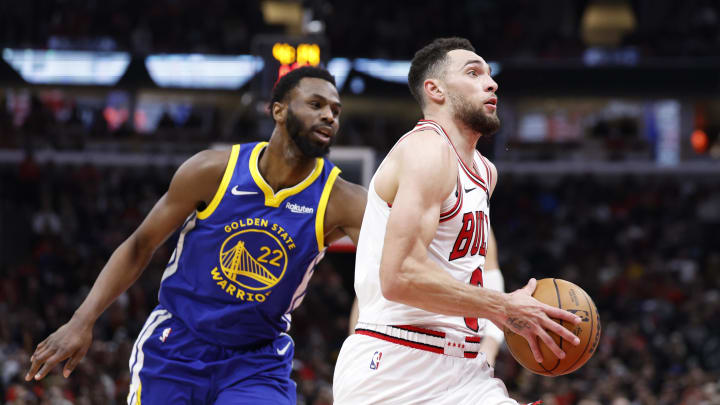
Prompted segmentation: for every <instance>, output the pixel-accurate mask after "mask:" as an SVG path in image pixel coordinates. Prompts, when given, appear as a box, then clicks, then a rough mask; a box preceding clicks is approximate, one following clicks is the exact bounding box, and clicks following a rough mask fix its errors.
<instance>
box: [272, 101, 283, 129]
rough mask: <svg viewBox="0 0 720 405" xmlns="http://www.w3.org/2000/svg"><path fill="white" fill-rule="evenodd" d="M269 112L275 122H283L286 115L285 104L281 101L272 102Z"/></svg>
mask: <svg viewBox="0 0 720 405" xmlns="http://www.w3.org/2000/svg"><path fill="white" fill-rule="evenodd" d="M270 114H272V117H273V120H275V122H277V123H281V124H282V123H284V122H285V118H286V117H287V105H286V104H285V103H281V102H278V101H276V102H274V103H273V104H272V106H271V107H270Z"/></svg>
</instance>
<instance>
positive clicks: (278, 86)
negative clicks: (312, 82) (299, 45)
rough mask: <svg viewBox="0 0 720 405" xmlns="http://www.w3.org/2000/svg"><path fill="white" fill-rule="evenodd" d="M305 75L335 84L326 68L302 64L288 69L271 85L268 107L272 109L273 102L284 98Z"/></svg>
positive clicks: (333, 78)
mask: <svg viewBox="0 0 720 405" xmlns="http://www.w3.org/2000/svg"><path fill="white" fill-rule="evenodd" d="M306 77H312V78H316V79H323V80H326V81H328V82H330V83H332V85H333V86H336V85H335V77H334V76H333V75H331V74H330V72H328V71H327V70H325V69H323V68H320V67H315V66H303V67H301V68H297V69H295V70H292V71H290V72H289V73H287V74H286V75H285V76H283V77H281V78H280V80H278V81H277V83H275V87H273V90H272V94H271V95H270V108H271V109H272V105H273V104H274V103H276V102H282V101H283V100H285V96H287V94H288V93H289V92H290V91H291V90H292V89H294V88H295V87H296V86H297V85H298V83H300V80H302V79H304V78H306Z"/></svg>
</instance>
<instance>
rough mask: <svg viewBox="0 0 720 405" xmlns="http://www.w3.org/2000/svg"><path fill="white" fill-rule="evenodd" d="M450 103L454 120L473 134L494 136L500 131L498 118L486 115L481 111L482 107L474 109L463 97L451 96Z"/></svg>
mask: <svg viewBox="0 0 720 405" xmlns="http://www.w3.org/2000/svg"><path fill="white" fill-rule="evenodd" d="M450 101H451V102H452V105H453V109H454V110H455V118H456V119H458V120H460V122H462V123H463V124H465V125H466V126H467V127H468V128H470V129H471V130H472V131H473V132H479V133H481V134H483V135H484V136H489V135H492V134H494V133H495V132H497V131H498V130H499V129H500V118H498V116H497V115H495V114H487V113H485V111H483V107H484V106H480V108H476V107H475V105H474V104H473V103H471V102H469V101H468V100H467V99H465V97H463V96H460V95H455V94H451V95H450Z"/></svg>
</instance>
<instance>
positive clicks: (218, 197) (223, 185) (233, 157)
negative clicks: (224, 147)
mask: <svg viewBox="0 0 720 405" xmlns="http://www.w3.org/2000/svg"><path fill="white" fill-rule="evenodd" d="M239 154H240V145H233V147H232V150H231V151H230V159H229V160H228V164H227V167H226V168H225V174H223V178H222V181H221V182H220V187H218V189H217V191H216V192H215V196H214V197H213V199H212V201H210V204H209V205H208V206H207V207H205V209H204V210H202V211H198V214H197V217H198V219H207V218H208V217H209V216H210V215H212V213H213V212H214V211H215V209H216V208H217V207H218V205H220V201H222V198H223V196H224V195H225V191H227V187H228V185H229V184H230V179H231V178H232V176H233V173H234V172H235V165H236V164H237V160H238V155H239Z"/></svg>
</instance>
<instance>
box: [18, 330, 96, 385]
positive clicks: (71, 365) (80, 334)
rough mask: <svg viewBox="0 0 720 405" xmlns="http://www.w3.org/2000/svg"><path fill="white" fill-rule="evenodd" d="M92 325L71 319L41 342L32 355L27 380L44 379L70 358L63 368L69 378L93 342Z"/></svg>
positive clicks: (64, 373)
mask: <svg viewBox="0 0 720 405" xmlns="http://www.w3.org/2000/svg"><path fill="white" fill-rule="evenodd" d="M92 327H93V325H92V324H90V325H86V324H83V323H82V322H79V321H77V320H74V319H71V320H70V321H69V322H68V323H66V324H65V325H63V326H61V327H60V328H58V330H56V331H55V333H53V334H52V335H50V336H48V337H47V339H45V340H43V341H42V342H40V344H38V345H37V348H36V349H35V352H34V353H33V355H32V356H31V357H30V361H31V362H32V364H31V366H30V370H28V372H27V374H26V375H25V381H30V380H32V379H33V378H35V379H36V380H41V379H43V378H44V377H45V376H46V375H47V374H48V373H49V372H50V371H51V370H52V369H53V368H54V367H55V366H56V365H57V364H58V363H60V362H61V361H63V360H65V359H69V360H68V361H67V362H66V363H65V367H64V368H63V376H64V377H65V378H68V377H69V376H70V374H71V373H72V372H73V370H74V369H75V367H76V366H77V365H78V363H80V360H82V358H83V357H85V354H86V353H87V351H88V349H89V348H90V344H91V343H92Z"/></svg>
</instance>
